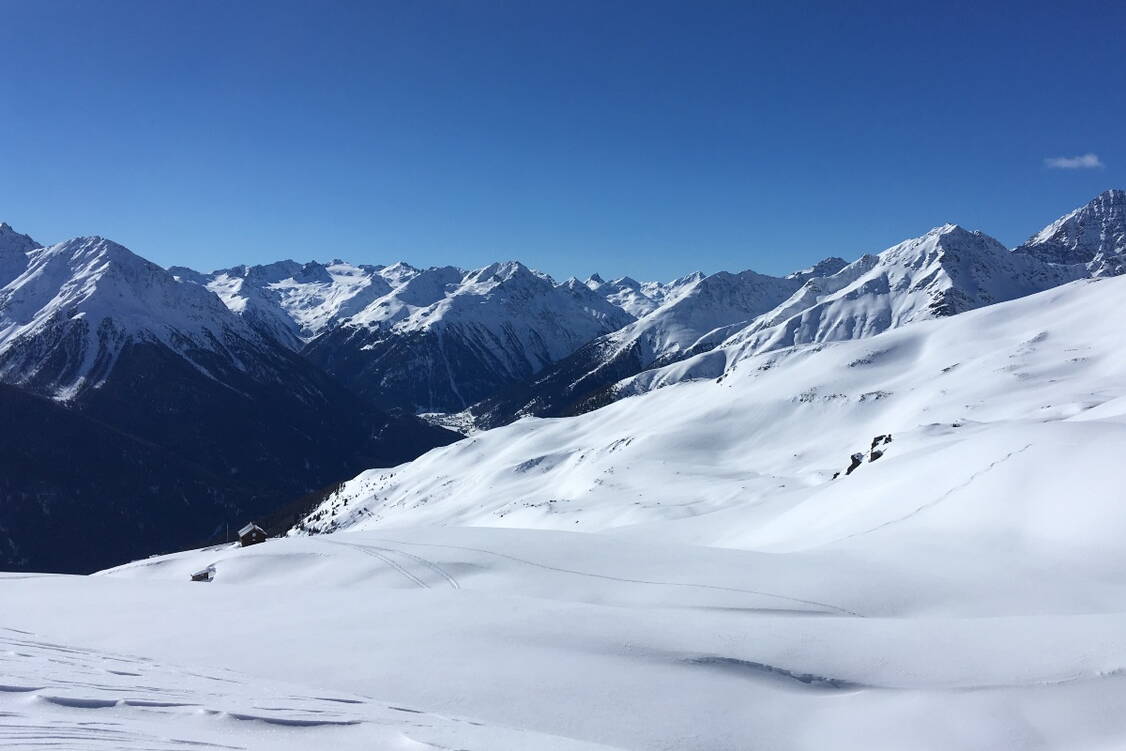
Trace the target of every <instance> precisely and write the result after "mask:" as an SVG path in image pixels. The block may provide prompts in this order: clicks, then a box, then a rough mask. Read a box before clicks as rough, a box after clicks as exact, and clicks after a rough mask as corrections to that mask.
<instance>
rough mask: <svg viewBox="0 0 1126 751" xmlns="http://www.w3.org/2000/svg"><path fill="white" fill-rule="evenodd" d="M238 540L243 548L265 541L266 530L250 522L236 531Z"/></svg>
mask: <svg viewBox="0 0 1126 751" xmlns="http://www.w3.org/2000/svg"><path fill="white" fill-rule="evenodd" d="M238 541H239V545H242V546H243V547H244V548H245V547H247V546H248V545H257V544H258V543H260V542H265V541H266V530H264V529H262V528H261V527H259V526H258V525H257V524H255V523H254V522H251V523H250V524H247V525H246V526H245V527H243V528H242V529H240V530H239V531H238Z"/></svg>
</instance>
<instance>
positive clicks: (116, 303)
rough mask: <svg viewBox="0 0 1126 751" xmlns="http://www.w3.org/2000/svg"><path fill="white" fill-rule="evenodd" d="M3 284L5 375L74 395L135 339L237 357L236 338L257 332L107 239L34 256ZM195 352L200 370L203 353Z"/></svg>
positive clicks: (208, 296) (199, 290) (1, 368)
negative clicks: (200, 359)
mask: <svg viewBox="0 0 1126 751" xmlns="http://www.w3.org/2000/svg"><path fill="white" fill-rule="evenodd" d="M27 257H28V263H27V267H26V268H25V269H24V270H23V272H22V273H20V274H19V275H18V276H16V277H15V278H13V279H12V280H10V281H9V282H8V283H7V284H5V285H4V287H3V288H0V379H2V380H4V381H6V382H9V383H15V384H23V385H29V386H33V387H34V388H35V390H38V391H41V392H45V393H49V394H51V395H53V396H56V397H58V398H64V399H65V398H71V397H73V396H75V395H76V394H77V393H78V392H79V391H81V390H82V389H84V388H86V387H93V386H97V385H98V383H100V382H101V380H102V379H104V378H105V377H106V376H107V375H108V373H109V372H110V370H111V369H112V367H113V363H114V360H115V358H116V356H117V354H118V353H119V352H120V350H121V348H122V347H123V346H125V345H126V344H127V343H128V342H130V341H149V342H158V343H160V344H163V345H164V346H167V347H169V348H170V349H172V350H173V351H176V352H178V353H181V354H185V355H190V354H191V353H194V352H199V351H207V352H213V353H222V355H223V356H224V358H227V359H230V360H234V361H237V356H236V355H234V354H233V351H232V350H231V349H230V347H229V345H230V344H232V343H234V341H235V340H238V341H241V342H251V341H253V342H258V343H260V339H259V336H258V335H257V334H256V333H255V332H254V331H253V330H252V329H251V328H250V327H249V326H247V325H246V323H245V322H243V321H242V320H241V319H240V318H239V317H238V316H236V315H233V314H232V313H231V312H230V311H229V310H228V309H227V307H226V306H225V305H223V303H222V301H220V300H219V298H218V297H216V296H215V295H214V294H212V293H211V292H210V291H208V290H207V289H205V288H203V287H201V286H198V285H194V284H182V283H180V282H178V281H177V280H176V279H175V278H174V277H173V276H172V275H171V274H169V273H168V272H167V271H165V270H164V269H162V268H161V267H159V266H157V265H156V264H154V263H151V262H149V261H147V260H145V259H143V258H141V257H140V256H137V255H135V254H134V253H132V252H131V251H129V250H128V249H126V248H125V247H123V246H121V245H118V244H117V243H114V242H112V241H110V240H107V239H105V238H102V237H79V238H74V239H72V240H67V241H65V242H61V243H58V244H56V245H52V246H50V247H46V248H37V249H34V250H31V251H30V252H28V253H27ZM189 359H190V360H191V361H192V362H193V363H195V364H196V365H197V367H200V368H201V369H204V370H206V368H204V366H202V365H200V364H199V363H198V362H196V361H197V360H198V358H195V359H193V358H191V357H189Z"/></svg>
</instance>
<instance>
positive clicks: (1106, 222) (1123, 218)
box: [1013, 190, 1126, 277]
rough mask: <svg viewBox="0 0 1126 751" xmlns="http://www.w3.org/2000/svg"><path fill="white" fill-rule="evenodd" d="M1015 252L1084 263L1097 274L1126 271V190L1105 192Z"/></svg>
mask: <svg viewBox="0 0 1126 751" xmlns="http://www.w3.org/2000/svg"><path fill="white" fill-rule="evenodd" d="M1013 252H1014V253H1021V254H1025V255H1029V256H1032V257H1034V258H1037V259H1039V260H1041V261H1044V262H1046V263H1051V264H1058V265H1065V266H1084V267H1086V269H1087V273H1088V274H1089V275H1090V276H1095V277H1100V276H1117V275H1119V274H1122V273H1126V190H1108V191H1106V192H1105V193H1101V194H1100V195H1099V196H1097V197H1096V198H1095V199H1094V200H1093V201H1091V202H1090V203H1088V204H1087V205H1086V206H1082V207H1080V208H1078V209H1076V210H1075V211H1072V212H1071V213H1069V214H1067V215H1066V216H1063V217H1061V218H1060V219H1058V220H1056V221H1055V222H1052V223H1051V224H1049V225H1048V226H1047V227H1045V228H1044V229H1042V230H1040V232H1039V233H1037V234H1035V235H1033V236H1032V237H1031V238H1030V239H1029V240H1028V242H1026V243H1024V244H1023V245H1021V246H1020V247H1018V248H1016V249H1015V250H1014V251H1013Z"/></svg>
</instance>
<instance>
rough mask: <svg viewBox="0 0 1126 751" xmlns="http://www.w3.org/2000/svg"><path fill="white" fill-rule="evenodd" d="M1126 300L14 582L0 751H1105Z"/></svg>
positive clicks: (837, 365) (540, 435)
mask: <svg viewBox="0 0 1126 751" xmlns="http://www.w3.org/2000/svg"><path fill="white" fill-rule="evenodd" d="M1123 299H1126V278H1115V279H1108V280H1102V281H1093V282H1089V281H1088V282H1077V283H1073V284H1070V285H1067V286H1064V287H1060V288H1058V289H1053V290H1049V291H1048V292H1044V293H1041V294H1039V295H1034V296H1031V297H1027V298H1022V299H1019V300H1016V301H1013V302H1008V303H1003V304H1000V305H995V306H990V307H987V308H983V309H980V310H976V311H971V312H969V313H965V314H962V315H958V316H954V317H952V318H946V319H942V320H935V321H923V322H918V323H914V324H911V325H908V326H904V327H902V328H899V329H893V330H890V331H888V332H885V333H883V334H880V335H878V336H874V337H872V338H869V339H866V340H860V341H854V342H838V343H823V344H812V345H803V346H800V347H797V348H788V349H781V350H778V351H773V352H769V353H764V354H747V355H746V356H740V357H732V359H731V360H730V361H729V362H727V363H726V364H725V367H724V369H723V370H722V371H721V372H722V378H719V379H713V380H707V381H697V382H690V383H678V384H675V385H671V386H668V387H666V388H661V389H657V390H655V391H652V392H649V393H645V394H642V395H640V396H636V397H632V398H628V399H624V400H622V401H620V402H617V403H615V404H613V405H610V406H609V407H607V408H605V409H602V410H598V411H596V412H593V413H589V414H587V415H583V416H581V417H578V418H565V419H557V420H535V419H528V420H522V421H520V422H517V423H515V424H513V425H510V426H508V427H505V428H501V429H498V430H494V431H487V432H483V433H479V434H477V435H474V436H472V437H470V438H468V439H466V440H464V441H462V442H460V443H458V444H455V445H453V446H450V447H446V448H443V449H437V450H435V451H433V452H430V453H429V454H427V455H425V456H423V457H421V458H419V459H418V460H416V461H414V462H412V463H411V464H408V465H404V466H402V467H398V468H394V469H392V470H376V471H372V472H369V473H365V474H364V475H361V476H360V477H359V478H357V479H356V480H354V481H352V482H350V483H348V484H346V485H345V487H344V488H343V489H342V490H341V492H340V493H338V494H337V495H335V496H333V497H332V498H330V499H329V501H328V502H327V503H326V505H325V507H324V508H323V509H322V512H323V513H320V514H319V516H317V517H316V518H315V519H314V520H313V521H312V522H311V526H314V527H320V528H325V529H327V528H332V527H334V526H335V527H337V528H339V529H340V530H341V531H338V532H336V533H334V534H328V535H316V536H294V537H290V538H287V539H282V540H271V541H269V542H267V543H265V544H263V545H258V546H255V547H251V548H247V549H239V548H235V547H226V546H224V547H217V548H210V549H205V550H199V551H190V552H185V553H178V554H174V555H170V556H166V557H161V558H152V559H148V560H144V561H138V562H135V563H132V564H128V565H126V566H123V567H120V568H118V569H115V570H112V571H109V572H105V573H104V574H102V575H98V576H94V577H63V576H27V575H8V576H6V577H2V578H0V605H2V609H0V626H2V627H5V628H6V629H8V630H0V676H3V677H2V678H0V684H3V685H4V687H5V690H3V691H0V746H2V747H4V748H5V749H7V748H9V747H11V748H21V747H27V748H37V747H39V746H37V745H35V744H37V743H40V742H41V741H42V739H43V738H44V736H46V737H47V738H48V739H52V742H55V743H56V744H61V747H63V748H74V749H98V748H133V749H139V748H160V749H164V748H175V749H179V748H209V747H213V746H206V745H201V744H214V746H218V747H234V748H255V749H275V748H281V749H285V748H301V749H305V748H344V749H347V748H365V749H367V748H375V749H381V748H391V749H394V748H406V749H428V748H454V749H508V748H511V749H541V748H543V749H552V748H560V749H566V748H591V747H610V748H628V749H707V750H711V749H771V750H774V749H819V750H820V749H825V748H832V749H866V750H871V749H897V750H898V749H912V750H914V749H924V750H926V749H934V750H935V751H938V750H940V749H941V750H943V751H946V750H948V749H982V750H984V749H1059V750H1061V751H1062V750H1064V749H1067V750H1069V751H1070V750H1072V749H1090V750H1092V751H1094V750H1096V749H1115V748H1120V747H1122V746H1123V745H1124V744H1126V713H1124V712H1122V711H1121V707H1122V706H1123V704H1124V702H1126V612H1124V611H1126V608H1124V603H1126V546H1124V545H1123V544H1122V540H1123V539H1126V503H1123V494H1122V490H1121V488H1122V483H1121V480H1120V476H1121V469H1120V467H1121V463H1122V457H1123V456H1124V455H1126V346H1124V345H1126V341H1124V337H1126V333H1124V331H1123V329H1122V325H1121V323H1122V319H1121V316H1120V314H1119V311H1120V310H1121V302H1122V300H1123ZM887 433H890V434H892V437H893V438H892V441H891V442H890V443H886V444H881V446H880V448H882V449H883V450H884V451H885V453H884V455H883V456H881V457H880V458H879V459H878V460H877V461H874V462H869V461H867V460H866V459H865V461H864V462H863V463H862V464H861V465H860V466H859V467H858V468H857V469H856V470H855V471H854V472H853V473H852V474H850V475H848V476H842V477H839V478H838V479H836V480H833V479H831V478H832V476H833V474H834V473H835V472H838V471H842V470H844V469H845V468H846V466H848V464H849V462H850V455H851V454H853V453H858V452H860V453H865V452H867V451H868V450H869V448H870V446H871V442H872V438H873V437H874V436H876V435H881V434H887ZM504 527H507V528H504ZM208 566H213V567H214V571H215V578H214V581H213V582H212V583H193V582H190V581H189V576H190V574H191V573H193V572H195V571H199V570H201V569H204V568H206V567H208ZM111 671H117V672H111ZM133 674H135V675H133ZM143 702H148V704H147V705H146V704H142V703H143ZM342 723H347V724H342Z"/></svg>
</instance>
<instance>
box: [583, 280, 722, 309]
mask: <svg viewBox="0 0 1126 751" xmlns="http://www.w3.org/2000/svg"><path fill="white" fill-rule="evenodd" d="M703 278H704V273H703V272H700V271H697V272H695V273H692V274H689V275H688V276H684V277H681V278H680V279H674V280H673V281H671V282H667V283H666V282H638V281H636V280H635V279H632V278H630V277H628V276H623V277H622V278H620V279H614V280H613V281H609V282H607V281H605V280H604V279H603V278H602V277H600V276H599V275H598V274H591V276H590V277H589V278H588V279H587V280H586V281H585V282H584V284H586V286H587V287H589V288H590V289H591V290H592V291H594V292H597V293H598V294H600V295H602V296H603V297H605V298H606V299H607V300H608V301H609V302H611V303H613V304H614V305H617V306H618V307H619V308H621V309H622V310H624V311H626V312H627V313H629V314H630V315H632V316H633V317H634V318H641V317H643V316H646V315H648V314H650V313H652V312H653V311H654V310H656V309H657V308H659V307H661V305H663V304H664V303H665V301H666V300H667V299H668V298H669V297H673V296H676V295H677V293H678V292H679V291H680V290H681V289H683V288H684V287H686V286H688V285H691V284H695V283H696V282H698V281H700V280H701V279H703Z"/></svg>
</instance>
